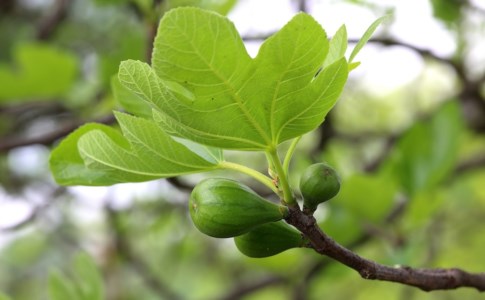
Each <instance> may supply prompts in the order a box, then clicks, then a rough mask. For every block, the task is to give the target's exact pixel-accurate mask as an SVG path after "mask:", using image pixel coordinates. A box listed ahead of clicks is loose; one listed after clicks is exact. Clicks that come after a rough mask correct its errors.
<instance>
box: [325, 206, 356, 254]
mask: <svg viewBox="0 0 485 300" xmlns="http://www.w3.org/2000/svg"><path fill="white" fill-rule="evenodd" d="M332 202H333V201H332ZM318 225H319V226H320V227H321V228H322V229H323V231H324V232H325V233H326V234H328V235H329V236H330V237H331V238H332V239H334V240H336V241H337V242H338V243H340V244H342V245H348V244H350V243H352V242H353V241H355V240H356V239H357V238H358V237H359V236H360V235H361V234H362V232H363V231H362V226H361V223H360V222H359V220H358V219H357V218H355V217H354V216H353V215H352V214H351V213H350V211H348V210H347V209H345V208H344V207H342V206H341V205H338V204H331V205H330V209H329V215H328V217H327V218H326V219H325V220H324V221H323V222H320V223H319V224H318Z"/></svg>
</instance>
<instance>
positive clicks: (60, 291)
mask: <svg viewBox="0 0 485 300" xmlns="http://www.w3.org/2000/svg"><path fill="white" fill-rule="evenodd" d="M49 297H50V300H66V299H69V300H83V299H82V298H81V295H80V294H79V291H78V290H77V288H76V286H75V285H74V284H73V283H72V282H71V281H70V280H69V279H67V278H66V277H65V276H64V275H63V274H62V273H60V272H59V271H52V272H51V273H50V276H49Z"/></svg>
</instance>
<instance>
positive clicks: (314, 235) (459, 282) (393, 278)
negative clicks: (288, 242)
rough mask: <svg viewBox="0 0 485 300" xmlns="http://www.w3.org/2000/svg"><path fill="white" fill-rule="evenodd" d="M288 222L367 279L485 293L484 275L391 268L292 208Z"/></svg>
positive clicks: (317, 247) (454, 270) (319, 248)
mask: <svg viewBox="0 0 485 300" xmlns="http://www.w3.org/2000/svg"><path fill="white" fill-rule="evenodd" d="M286 221H287V222H288V223H289V224H291V225H293V226H295V227H296V228H298V229H299V230H300V231H301V232H302V233H304V234H305V235H306V236H307V237H308V238H309V239H310V242H311V244H312V246H313V248H314V250H315V251H316V252H318V253H320V254H322V255H326V256H328V257H330V258H332V259H334V260H336V261H338V262H340V263H342V264H344V265H346V266H348V267H349V268H351V269H353V270H355V271H357V272H358V273H359V274H360V276H361V277H362V278H364V279H369V280H382V281H390V282H397V283H401V284H405V285H410V286H414V287H418V288H420V289H422V290H424V291H433V290H450V289H456V288H459V287H471V288H475V289H477V290H478V291H485V273H468V272H465V271H463V270H461V269H457V268H451V269H415V268H411V267H408V266H394V267H389V266H385V265H382V264H379V263H377V262H374V261H371V260H368V259H366V258H363V257H361V256H359V255H357V254H356V253H354V252H352V251H351V250H349V249H347V248H345V247H343V246H341V245H340V244H338V243H337V242H335V241H334V240H333V239H331V238H330V237H329V236H327V235H326V234H325V233H324V232H323V231H322V230H321V229H320V227H318V224H317V222H316V220H315V218H314V217H313V216H307V215H305V214H304V213H303V212H302V211H301V210H300V209H299V208H298V207H292V208H290V214H289V216H288V217H287V218H286Z"/></svg>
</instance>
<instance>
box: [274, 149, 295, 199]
mask: <svg viewBox="0 0 485 300" xmlns="http://www.w3.org/2000/svg"><path fill="white" fill-rule="evenodd" d="M268 154H269V155H268V157H269V159H271V161H270V163H271V164H272V165H273V166H274V168H275V171H276V173H277V174H278V188H281V189H282V191H283V199H282V200H283V202H284V203H285V204H286V205H288V206H290V207H295V206H298V203H296V200H295V198H293V193H292V192H291V188H290V184H289V183H288V177H287V174H286V172H285V170H284V169H283V165H282V164H281V161H280V158H279V156H278V152H277V150H276V148H274V149H271V150H269V151H268Z"/></svg>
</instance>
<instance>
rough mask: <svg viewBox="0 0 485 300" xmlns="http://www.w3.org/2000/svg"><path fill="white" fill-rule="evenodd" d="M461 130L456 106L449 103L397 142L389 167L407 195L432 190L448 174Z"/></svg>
mask: <svg viewBox="0 0 485 300" xmlns="http://www.w3.org/2000/svg"><path fill="white" fill-rule="evenodd" d="M463 126H464V125H463V119H462V116H461V113H460V108H459V106H458V105H457V103H456V102H455V101H450V102H449V103H446V104H445V105H443V107H442V108H441V109H440V110H439V111H437V112H436V113H435V114H434V115H433V116H431V117H430V118H429V119H428V120H424V121H421V122H417V123H416V124H415V125H413V127H412V128H410V129H409V130H408V132H406V134H404V135H403V137H402V138H400V140H399V141H398V143H397V147H396V148H395V149H394V151H395V152H394V157H393V161H392V162H391V164H390V166H389V167H390V169H391V172H392V173H393V174H394V176H395V177H396V178H397V180H398V182H400V184H401V185H402V187H403V189H404V190H405V192H406V193H408V194H410V195H414V194H416V193H417V192H419V191H422V190H425V189H429V188H432V187H434V186H435V185H436V184H438V183H439V182H440V181H441V180H443V179H445V178H446V177H447V176H448V175H449V174H450V172H451V171H452V170H453V167H454V165H455V162H456V159H457V155H458V150H459V145H460V139H461V136H462V132H463Z"/></svg>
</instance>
